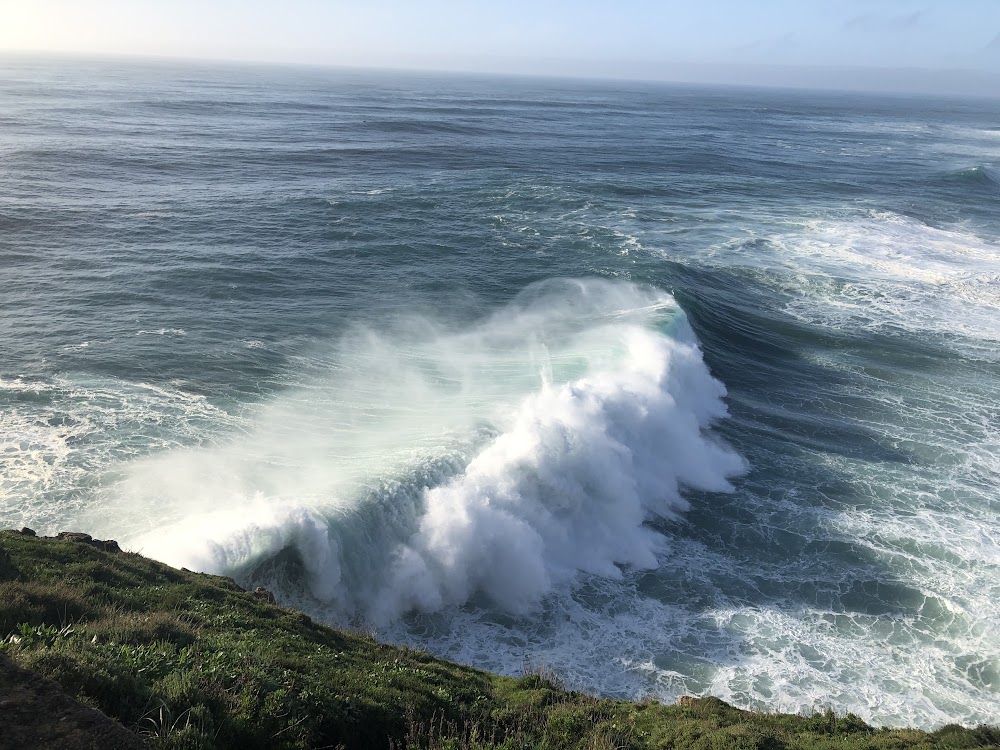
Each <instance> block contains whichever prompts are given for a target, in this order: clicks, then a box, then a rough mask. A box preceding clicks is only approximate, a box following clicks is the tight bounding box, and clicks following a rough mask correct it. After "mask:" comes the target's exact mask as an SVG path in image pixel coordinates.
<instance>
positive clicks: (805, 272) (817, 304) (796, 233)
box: [717, 212, 1000, 350]
mask: <svg viewBox="0 0 1000 750" xmlns="http://www.w3.org/2000/svg"><path fill="white" fill-rule="evenodd" d="M764 239H766V240H767V242H768V245H769V246H770V248H771V249H772V251H773V253H765V252H759V253H757V254H756V257H755V258H753V259H752V262H753V263H755V264H758V265H762V266H764V267H770V268H775V267H777V268H780V269H781V270H783V271H784V273H780V274H776V275H774V276H773V277H772V282H773V283H775V284H777V285H778V286H779V287H781V288H782V289H783V290H784V291H786V292H787V293H790V294H792V295H794V298H793V299H792V300H791V301H790V302H789V303H788V305H787V307H786V311H787V312H788V313H790V314H791V315H793V316H795V317H796V318H798V319H799V320H801V321H803V322H807V323H810V324H814V325H820V326H826V327H832V328H839V329H844V330H855V331H874V332H878V331H886V330H900V329H903V330H909V331H912V332H924V333H935V334H938V335H940V336H942V337H945V338H946V339H947V340H948V341H949V343H951V344H952V345H956V346H963V347H964V348H965V349H966V350H971V349H974V348H980V342H984V341H985V342H990V343H991V344H993V343H995V342H997V341H1000V327H998V326H997V325H996V321H997V315H998V312H1000V245H996V244H994V243H992V242H989V241H987V240H984V239H982V238H980V237H977V236H975V235H973V234H971V233H968V232H963V231H959V230H957V229H938V228H935V227H931V226H928V225H926V224H923V223H921V222H919V221H917V220H915V219H910V218H907V217H903V216H900V215H898V214H893V213H889V212H871V213H869V214H867V215H865V216H861V217H858V218H855V219H852V220H836V221H834V220H811V221H805V222H799V223H797V224H792V225H790V226H789V228H788V230H787V231H782V232H775V233H771V234H767V235H765V236H764ZM717 251H720V259H721V260H723V261H724V262H728V261H729V258H728V257H727V256H728V253H726V252H725V249H724V248H723V247H721V246H720V248H718V249H717ZM956 334H957V335H958V336H959V337H961V339H962V341H955V340H954V339H955V336H956Z"/></svg>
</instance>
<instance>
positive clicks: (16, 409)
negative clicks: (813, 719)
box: [0, 61, 1000, 727]
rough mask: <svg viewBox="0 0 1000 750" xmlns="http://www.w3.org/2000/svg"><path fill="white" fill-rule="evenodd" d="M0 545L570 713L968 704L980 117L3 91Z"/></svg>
mask: <svg viewBox="0 0 1000 750" xmlns="http://www.w3.org/2000/svg"><path fill="white" fill-rule="evenodd" d="M0 99H2V101H3V102H4V105H5V106H4V108H3V111H4V114H3V116H2V119H0V137H2V141H0V142H2V143H3V144H4V145H3V149H4V159H5V165H6V167H5V170H4V171H2V172H0V196H6V197H3V198H0V233H2V234H0V282H2V283H0V526H3V527H7V526H16V527H20V526H22V525H28V526H31V527H33V528H35V529H37V530H38V531H39V532H42V533H50V532H55V531H60V530H69V529H73V530H76V529H79V530H85V531H88V532H91V533H94V534H98V535H101V536H105V537H112V538H115V539H118V540H119V541H120V542H122V543H123V544H124V545H125V546H128V547H130V548H133V549H140V550H142V551H143V552H144V553H145V554H147V555H151V556H154V557H157V558H159V559H163V560H166V561H168V562H171V563H173V564H175V565H185V566H187V567H191V568H197V569H201V570H209V571H212V572H219V573H226V574H229V575H233V576H235V577H237V578H238V579H239V580H240V581H241V582H242V583H244V584H247V585H251V584H252V585H257V584H265V585H268V586H270V587H272V588H274V589H275V590H276V592H277V593H278V596H279V598H280V599H282V600H283V601H284V602H287V603H292V604H295V605H296V606H300V607H302V608H304V609H306V610H308V611H310V612H311V613H313V614H314V615H315V616H317V617H321V618H323V619H325V620H327V621H329V622H332V623H334V624H338V625H349V626H357V625H365V626H366V627H368V626H373V627H375V628H376V630H377V631H378V633H379V635H380V636H381V637H383V638H385V639H388V640H391V641H394V642H398V643H408V644H411V645H415V646H419V647H422V648H427V649H429V650H431V651H433V652H435V653H437V654H440V655H443V656H447V657H450V658H454V659H459V660H461V661H464V662H467V663H471V664H474V665H477V666H481V667H484V668H489V669H494V670H498V671H501V672H506V673H511V674H517V673H518V672H519V671H520V670H521V669H522V668H523V665H524V663H525V662H531V663H533V664H541V665H543V666H546V667H548V668H551V669H553V670H555V671H556V672H558V673H559V674H561V675H562V676H563V677H564V679H565V680H566V681H567V682H568V683H569V684H570V685H572V686H574V687H578V688H582V689H586V690H590V691H594V692H597V693H601V694H607V695H617V696H640V695H646V694H654V695H657V696H659V697H661V698H662V699H664V700H670V699H672V698H674V697H675V696H677V695H679V694H684V693H698V694H703V693H710V694H714V695H718V696H720V697H722V698H724V699H726V700H729V701H732V702H734V703H736V704H737V705H740V706H745V707H753V708H767V709H769V710H785V711H812V710H817V709H824V708H827V707H832V708H834V709H836V710H838V711H841V712H844V711H854V712H855V713H858V714H860V715H861V716H862V717H863V718H865V719H866V720H869V721H871V722H873V723H875V724H892V725H902V724H907V725H918V726H925V727H931V726H937V725H940V724H943V723H946V722H950V721H960V722H965V723H974V722H982V721H995V717H996V715H997V713H998V710H1000V698H998V695H1000V637H998V635H997V634H998V633H1000V615H998V612H997V608H996V606H995V602H996V601H997V598H998V597H1000V522H998V521H997V518H998V511H1000V503H998V499H997V493H996V487H997V486H1000V483H998V480H1000V428H998V427H997V425H1000V414H998V413H997V407H996V404H998V403H1000V385H998V384H1000V377H998V376H1000V360H998V356H997V351H998V350H997V331H998V330H1000V325H998V322H1000V321H998V310H1000V223H998V220H997V216H998V214H997V212H996V207H997V200H998V198H1000V192H998V191H1000V188H998V187H997V183H996V179H995V178H996V174H997V168H998V167H997V165H998V163H1000V156H998V153H1000V151H998V150H1000V140H998V139H997V137H996V130H995V123H994V120H995V112H992V111H990V109H989V107H988V106H987V105H985V104H979V103H975V102H960V101H957V100H955V101H944V100H942V101H918V100H908V99H902V98H900V99H886V98H884V97H883V98H866V97H850V96H846V95H830V94H824V95H819V94H807V93H789V92H762V91H749V90H747V91H727V90H724V89H693V88H665V87H652V86H650V87H645V86H629V85H624V84H621V85H615V86H610V85H603V86H597V85H591V84H580V83H554V82H543V81H502V80H472V79H461V78H450V79H434V78H421V77H417V76H409V77H400V76H389V75H387V74H385V75H383V74H374V73H370V74H369V73H364V74H362V73H344V72H328V71H327V72H324V71H311V72H310V71H293V70H264V69H242V70H241V69H232V68H230V69H211V68H197V67H190V66H189V67H169V66H165V65H159V66H157V65H150V66H146V67H142V66H138V65H131V66H118V65H111V64H104V63H81V64H80V65H79V66H74V68H73V69H71V70H70V69H67V68H65V67H63V66H60V65H59V64H47V63H39V62H34V63H30V64H29V63H26V62H23V61H21V62H16V63H10V62H4V63H3V65H2V66H0Z"/></svg>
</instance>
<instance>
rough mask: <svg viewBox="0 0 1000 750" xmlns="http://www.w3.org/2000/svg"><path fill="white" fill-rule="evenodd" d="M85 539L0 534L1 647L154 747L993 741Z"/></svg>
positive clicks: (986, 733)
mask: <svg viewBox="0 0 1000 750" xmlns="http://www.w3.org/2000/svg"><path fill="white" fill-rule="evenodd" d="M87 539H89V538H87ZM87 539H84V538H83V535H81V536H80V537H78V538H76V539H72V538H68V539H50V538H40V537H34V536H31V535H27V534H21V533H18V532H0V639H2V640H0V651H2V652H3V653H5V654H6V656H8V657H9V658H11V659H12V660H13V661H14V662H16V663H17V664H19V665H20V666H22V667H25V668H28V669H30V670H33V671H35V672H37V673H40V674H42V675H44V676H46V677H49V678H51V679H53V680H55V681H56V682H58V683H59V684H60V685H61V686H62V688H63V689H64V690H65V691H66V692H67V693H68V694H69V695H70V696H73V697H75V698H76V699H78V700H79V701H81V702H83V703H85V704H87V705H90V706H92V707H94V708H97V709H99V710H100V711H101V712H103V713H104V714H106V715H108V716H110V717H112V718H113V719H116V720H118V721H119V722H121V724H123V725H124V726H125V727H126V728H128V729H130V730H131V731H133V732H135V733H137V734H138V735H139V736H140V737H142V738H143V739H144V741H145V742H146V743H147V744H148V745H149V746H151V747H155V748H191V749H192V750H193V749H194V748H205V749H208V748H219V749H221V748H317V749H318V748H335V747H345V748H369V747H371V748H386V747H395V748H400V749H401V750H402V749H405V750H411V748H413V749H415V748H456V750H458V749H461V748H484V749H485V748H510V749H511V750H515V749H517V748H553V749H563V748H577V747H586V748H595V749H596V748H619V749H621V750H625V749H627V748H628V749H631V748H635V749H637V750H638V749H639V748H705V749H706V750H707V749H709V748H733V749H736V748H761V749H763V748H767V749H768V750H780V749H781V748H838V749H850V748H971V747H998V746H1000V729H997V728H991V727H985V726H982V727H977V728H963V727H959V726H955V725H948V726H946V727H942V728H941V729H939V730H937V731H935V732H931V733H927V732H922V731H917V730H909V729H876V728H873V727H870V726H868V725H867V724H865V723H864V722H863V721H861V720H860V719H859V718H857V717H856V716H853V715H847V716H837V715H835V714H833V713H832V712H827V713H824V714H817V715H815V716H811V717H804V716H794V715H788V714H759V713H750V712H746V711H741V710H739V709H736V708H733V707H731V706H729V705H727V704H725V703H723V702H722V701H720V700H718V699H715V698H702V699H685V700H683V701H682V703H683V705H677V706H664V705H661V704H659V703H656V702H655V701H642V702H628V701H616V700H607V699H598V698H594V697H592V696H588V695H584V694H581V693H577V692H572V691H567V690H565V689H563V688H562V687H561V686H560V685H559V684H558V682H557V681H555V680H553V679H550V678H548V677H546V676H545V675H541V674H529V675H526V676H524V677H521V678H517V679H515V678H508V677H500V676H497V675H493V674H489V673H486V672H482V671H479V670H476V669H472V668H470V667H465V666H461V665H458V664H453V663H451V662H447V661H444V660H441V659H436V658H434V657H432V656H430V655H429V654H427V653H424V652H422V651H414V650H412V649H407V648H397V647H393V646H388V645H384V644H379V643H377V642H375V641H374V640H372V639H371V638H366V637H364V636H361V635H357V634H354V633H349V632H342V631H338V630H334V629H332V628H329V627H326V626H323V625H320V624H317V623H315V622H313V621H312V620H311V619H310V618H309V617H307V616H306V615H304V614H302V613H300V612H296V611H294V610H290V609H286V608H283V607H280V606H276V605H275V604H272V603H270V602H269V601H267V598H266V597H262V596H259V595H255V594H254V593H252V592H246V591H244V590H242V589H241V588H240V587H239V586H237V585H236V584H235V583H234V582H233V581H232V580H230V579H228V578H222V577H218V576H210V575H205V574H199V573H192V572H189V571H185V570H176V569H174V568H171V567H169V566H167V565H164V564H162V563H158V562H155V561H153V560H149V559H146V558H144V557H142V556H140V555H137V554H132V553H128V552H120V551H116V550H117V545H114V544H113V543H99V542H93V541H87ZM2 689H3V688H2V686H0V692H2ZM0 698H2V696H0ZM0 732H2V730H0Z"/></svg>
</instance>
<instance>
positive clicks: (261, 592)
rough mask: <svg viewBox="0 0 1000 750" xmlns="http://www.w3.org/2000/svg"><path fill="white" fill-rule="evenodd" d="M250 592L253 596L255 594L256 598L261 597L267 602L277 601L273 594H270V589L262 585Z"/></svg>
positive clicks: (275, 602) (274, 602)
mask: <svg viewBox="0 0 1000 750" xmlns="http://www.w3.org/2000/svg"><path fill="white" fill-rule="evenodd" d="M250 593H251V594H252V595H253V596H256V597H257V598H258V599H263V600H264V601H265V602H267V603H268V604H277V603H278V600H277V599H275V598H274V594H272V593H271V592H270V591H268V590H267V589H266V588H264V587H263V586H258V587H257V588H255V589H254V590H253V591H251V592H250Z"/></svg>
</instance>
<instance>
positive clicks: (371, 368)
mask: <svg viewBox="0 0 1000 750" xmlns="http://www.w3.org/2000/svg"><path fill="white" fill-rule="evenodd" d="M324 361H326V362H328V363H329V368H328V371H327V372H326V374H325V375H324V376H322V377H321V378H319V379H317V380H316V382H310V383H308V384H307V385H305V386H303V387H301V388H299V389H296V390H295V391H294V392H290V393H286V394H284V395H282V396H280V397H278V398H276V399H275V400H274V401H272V402H271V403H269V404H267V405H265V406H263V407H262V408H261V409H260V410H259V412H258V413H257V414H255V415H254V416H253V418H252V419H251V420H250V422H249V427H248V429H247V431H246V434H243V435H240V436H239V437H235V438H232V439H230V440H229V441H228V442H227V443H225V444H224V445H220V446H215V447H205V448H198V449H186V450H178V451H171V452H167V453H164V454H161V455H157V456H154V457H152V458H149V459H147V460H144V461H139V462H132V463H129V464H127V465H126V466H124V467H123V471H124V472H125V478H124V479H123V480H122V481H121V482H120V483H118V484H116V485H115V487H114V488H113V492H112V495H113V496H112V497H109V498H107V502H105V503H102V508H104V509H105V510H104V511H103V512H104V513H106V514H109V515H108V516H106V517H105V520H104V523H106V524H107V525H108V526H112V525H114V526H117V527H118V528H119V530H120V528H121V519H122V518H123V517H132V518H133V519H135V518H142V519H145V521H143V523H144V524H145V526H146V529H147V530H146V531H140V530H139V529H138V528H136V531H135V533H134V534H132V535H131V536H130V537H128V538H126V539H125V540H124V541H125V542H126V543H127V544H129V545H130V546H131V547H133V548H138V549H142V551H143V552H144V553H146V554H148V555H151V556H154V557H157V558H160V559H163V560H166V561H168V562H171V563H174V564H176V565H185V566H187V567H193V568H197V569H201V570H207V571H213V572H223V571H225V572H230V573H234V572H235V573H236V574H238V575H240V574H242V575H244V576H247V577H250V578H252V577H253V576H254V575H255V573H254V571H256V575H261V574H262V573H261V571H263V570H272V572H273V569H274V567H275V562H274V561H275V560H277V559H279V558H288V557H289V556H291V557H292V558H293V559H294V563H295V569H296V570H298V571H300V572H301V573H303V574H304V576H303V577H304V578H305V579H306V582H307V585H308V589H309V591H310V593H311V595H312V596H314V597H316V598H318V599H320V600H321V601H324V602H329V603H331V604H334V605H336V608H337V611H339V612H341V613H346V614H348V615H349V616H355V617H363V618H366V619H368V620H371V621H374V622H385V621H389V620H392V619H394V618H396V617H398V616H399V615H401V614H402V613H404V612H406V611H410V610H419V611H435V610H438V609H440V608H442V607H446V606H450V605H459V604H463V603H466V602H469V601H473V600H475V601H479V600H482V601H483V603H484V604H486V603H488V604H489V605H490V606H493V607H497V608H499V609H501V610H503V611H507V612H510V613H514V614H524V613H527V612H529V611H531V610H532V609H533V608H535V607H537V606H538V605H539V604H540V602H541V601H542V599H543V598H544V597H545V596H546V594H548V593H549V592H551V591H552V590H553V589H554V588H555V587H557V586H561V585H566V584H570V583H572V581H573V580H575V579H576V578H577V577H578V576H580V575H581V574H596V575H599V576H604V577H612V578H614V577H619V576H620V575H621V569H620V566H632V567H637V568H649V567H653V566H655V565H656V560H657V552H658V550H660V549H661V548H662V547H663V545H665V544H666V540H665V539H664V537H663V536H662V535H661V534H659V533H657V532H656V531H654V530H653V528H651V527H650V526H649V525H648V524H647V523H646V522H647V520H648V519H650V518H651V517H654V516H655V517H661V518H667V519H670V518H673V517H675V516H676V515H677V514H679V513H681V512H682V511H683V510H684V509H685V508H686V502H685V500H684V498H683V496H682V490H683V489H684V488H696V489H701V490H710V491H727V490H730V489H731V487H730V485H729V483H728V480H727V478H729V477H732V476H734V475H737V474H739V473H740V472H742V471H743V470H744V468H745V466H744V461H743V460H742V459H741V458H740V457H739V456H738V455H736V454H735V453H734V452H733V451H732V450H731V449H730V448H728V447H727V446H726V445H724V444H723V443H721V442H720V441H719V440H718V439H717V438H715V437H714V436H713V435H712V433H711V432H710V428H711V425H712V423H713V422H714V421H715V420H718V419H721V418H722V417H724V416H725V415H726V407H725V404H724V401H723V397H724V396H725V388H724V386H723V385H722V384H721V383H720V382H719V381H717V380H716V379H714V378H713V377H712V376H711V374H710V373H709V370H708V368H707V366H706V365H705V363H704V362H703V360H702V356H701V352H700V350H699V347H698V344H697V341H696V339H695V337H694V335H693V333H692V332H691V329H690V327H689V326H688V324H687V321H686V318H685V316H684V314H683V312H682V311H681V310H680V308H679V307H678V306H677V305H676V304H675V303H674V301H673V299H672V298H671V297H670V295H668V294H666V293H665V292H663V291H660V290H657V289H653V288H649V287H640V286H636V285H632V284H628V283H624V282H610V281H603V280H572V281H571V280H561V281H549V282H545V283H541V284H536V285H534V286H532V287H530V288H528V289H527V290H525V292H524V293H522V294H521V295H519V296H518V297H517V298H516V299H515V300H514V301H513V302H512V303H511V304H509V305H508V306H506V307H504V308H503V309H501V310H499V311H498V312H496V313H495V314H493V315H491V316H489V317H488V318H486V319H485V320H484V321H483V322H481V323H479V324H477V325H475V326H473V327H471V328H467V329H465V330H458V331H456V330H453V329H450V328H449V327H447V326H443V325H440V324H436V323H433V322H431V321H430V320H427V319H422V318H421V319H417V318H411V319H409V320H407V321H399V322H396V323H395V324H392V325H390V324H386V325H383V326H381V329H380V330H379V331H376V330H374V329H372V328H371V327H364V328H358V329H356V330H354V331H353V332H351V333H349V334H348V335H346V336H345V337H344V339H343V341H341V342H340V344H339V345H338V346H337V347H336V348H335V349H334V350H333V351H332V352H330V353H328V354H326V355H324ZM95 525H98V526H100V525H102V524H101V522H100V519H95Z"/></svg>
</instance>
